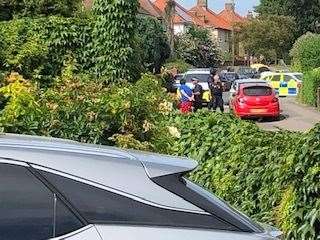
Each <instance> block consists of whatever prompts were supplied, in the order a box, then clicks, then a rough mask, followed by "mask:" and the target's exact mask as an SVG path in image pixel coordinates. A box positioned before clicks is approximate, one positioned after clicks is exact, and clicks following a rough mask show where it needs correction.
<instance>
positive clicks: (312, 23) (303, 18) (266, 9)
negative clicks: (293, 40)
mask: <svg viewBox="0 0 320 240" xmlns="http://www.w3.org/2000/svg"><path fill="white" fill-rule="evenodd" d="M257 12H258V13H260V14H262V15H270V14H272V15H285V16H291V17H294V18H295V21H296V23H297V28H298V33H299V34H300V35H301V34H304V33H306V32H308V31H312V32H314V31H318V30H320V29H319V26H318V25H319V19H320V3H319V0H308V1H305V0H261V4H260V5H259V6H258V7H257Z"/></svg>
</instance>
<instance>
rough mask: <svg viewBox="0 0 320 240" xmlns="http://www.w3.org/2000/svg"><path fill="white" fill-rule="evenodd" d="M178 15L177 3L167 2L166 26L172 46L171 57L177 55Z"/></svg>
mask: <svg viewBox="0 0 320 240" xmlns="http://www.w3.org/2000/svg"><path fill="white" fill-rule="evenodd" d="M175 13H176V3H175V1H174V0H167V5H166V8H165V16H164V18H165V24H166V30H167V35H168V39H169V44H170V51H171V53H170V56H171V57H174V55H175V49H174V23H173V20H174V15H175Z"/></svg>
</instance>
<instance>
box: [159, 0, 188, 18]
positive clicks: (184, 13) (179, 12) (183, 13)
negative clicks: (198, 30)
mask: <svg viewBox="0 0 320 240" xmlns="http://www.w3.org/2000/svg"><path fill="white" fill-rule="evenodd" d="M154 5H155V6H156V7H158V9H160V10H161V11H162V13H164V11H165V8H166V6H167V0H156V1H155V2H154ZM175 11H176V14H175V16H174V19H173V22H174V23H192V22H194V21H193V17H192V16H191V15H190V14H189V13H188V10H187V9H185V8H184V7H182V6H181V5H180V4H179V3H177V2H176V8H175Z"/></svg>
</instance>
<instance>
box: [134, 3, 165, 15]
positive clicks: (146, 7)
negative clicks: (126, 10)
mask: <svg viewBox="0 0 320 240" xmlns="http://www.w3.org/2000/svg"><path fill="white" fill-rule="evenodd" d="M139 2H140V11H141V10H142V11H143V12H144V13H145V14H148V15H151V16H154V17H157V18H160V17H162V12H161V10H160V9H159V8H158V7H157V6H156V5H154V4H153V3H152V2H151V1H150V0H139Z"/></svg>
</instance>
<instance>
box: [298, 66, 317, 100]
mask: <svg viewBox="0 0 320 240" xmlns="http://www.w3.org/2000/svg"><path fill="white" fill-rule="evenodd" d="M319 87H320V68H316V69H314V70H312V71H308V72H307V73H306V74H305V75H304V78H303V85H302V89H301V92H300V95H299V97H300V99H301V101H302V102H303V103H306V104H309V105H311V106H316V105H317V91H318V88H319Z"/></svg>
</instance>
